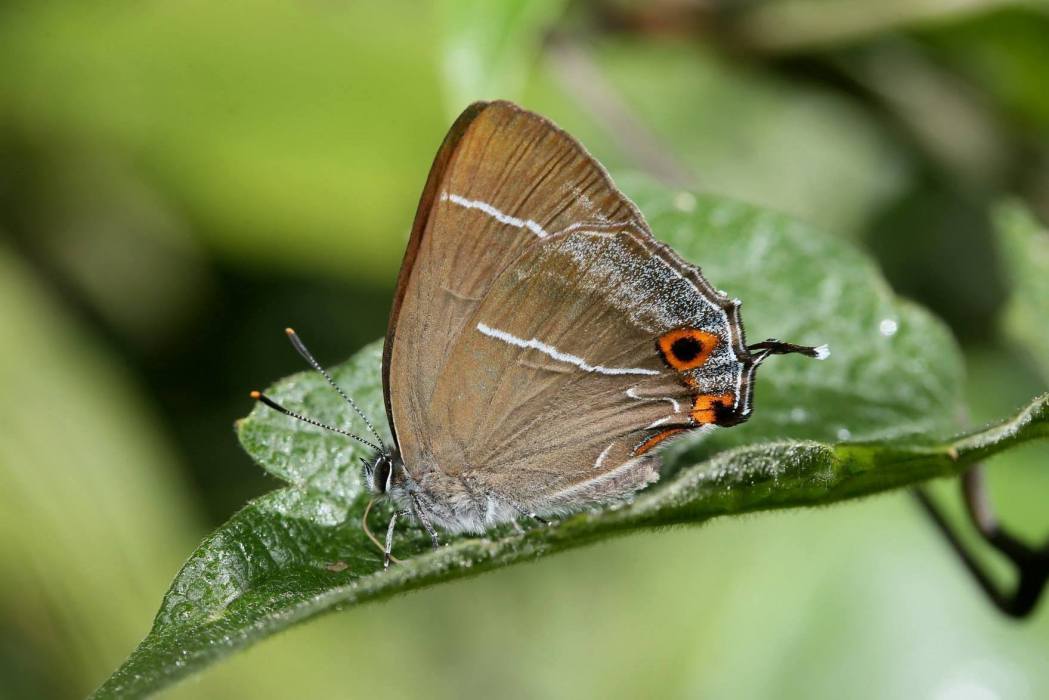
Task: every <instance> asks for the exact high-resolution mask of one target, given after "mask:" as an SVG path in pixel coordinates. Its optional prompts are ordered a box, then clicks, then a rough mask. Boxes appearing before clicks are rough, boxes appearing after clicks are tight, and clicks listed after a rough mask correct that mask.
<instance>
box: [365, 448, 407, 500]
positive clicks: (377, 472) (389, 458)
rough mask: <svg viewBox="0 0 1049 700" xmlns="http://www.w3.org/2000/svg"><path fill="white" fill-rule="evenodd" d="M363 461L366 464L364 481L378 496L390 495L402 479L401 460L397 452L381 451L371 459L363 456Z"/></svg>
mask: <svg viewBox="0 0 1049 700" xmlns="http://www.w3.org/2000/svg"><path fill="white" fill-rule="evenodd" d="M361 462H362V463H363V464H364V483H365V484H367V486H368V490H369V491H371V492H372V493H373V494H374V495H376V496H386V495H389V493H390V491H391V490H392V489H393V488H394V486H395V485H396V484H397V483H399V482H400V481H401V472H402V468H401V461H400V459H399V458H398V457H397V455H396V454H386V453H383V452H380V453H378V454H377V455H375V457H374V458H372V459H371V460H367V459H364V458H362V459H361Z"/></svg>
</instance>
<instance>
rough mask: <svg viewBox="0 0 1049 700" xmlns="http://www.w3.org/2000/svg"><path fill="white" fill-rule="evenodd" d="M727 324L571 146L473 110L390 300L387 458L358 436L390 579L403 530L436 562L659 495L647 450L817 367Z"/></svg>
mask: <svg viewBox="0 0 1049 700" xmlns="http://www.w3.org/2000/svg"><path fill="white" fill-rule="evenodd" d="M739 307H740V302H739V301H737V300H734V299H731V298H729V297H727V296H725V295H724V294H723V293H721V292H719V291H717V290H715V289H714V288H713V287H711V285H710V284H709V283H708V282H707V281H706V280H705V279H704V278H703V276H702V274H700V271H699V269H697V268H696V267H695V266H693V265H690V264H689V263H687V262H685V261H684V260H682V259H681V258H680V257H679V256H678V255H677V254H676V253H675V252H674V251H673V250H671V249H670V248H668V247H667V246H665V245H663V244H661V243H659V242H657V241H656V240H655V238H653V236H652V233H651V232H650V230H649V228H648V225H647V224H646V223H645V220H644V219H643V218H642V216H641V213H640V212H639V211H638V209H637V208H636V207H635V206H634V205H633V203H631V202H630V201H629V200H628V199H627V198H626V196H625V195H623V194H622V193H621V192H620V191H619V190H618V189H616V187H615V185H614V184H613V183H612V181H611V179H610V178H609V176H608V174H607V173H606V172H605V171H604V169H603V168H602V167H601V165H600V164H599V163H598V162H597V161H596V160H594V158H592V157H591V156H590V155H589V154H588V153H587V152H586V150H585V149H584V148H583V147H582V146H581V145H580V144H579V143H578V142H577V141H575V139H573V138H572V137H571V136H569V135H568V134H566V133H565V132H563V131H561V130H560V129H559V128H557V127H556V126H554V125H553V124H552V123H550V122H549V121H547V120H546V119H544V118H543V117H540V116H538V115H536V114H533V113H531V112H528V111H526V110H523V109H521V108H519V107H517V106H515V105H513V104H511V103H509V102H502V101H500V102H491V103H483V102H479V103H476V104H473V105H471V106H470V107H468V108H467V109H466V111H465V112H463V114H462V115H461V116H460V117H459V118H458V120H456V122H455V124H454V125H453V126H452V128H451V130H450V131H449V132H448V135H447V136H446V137H445V140H444V143H443V144H442V145H441V148H440V150H439V151H438V153H437V156H436V158H435V160H434V164H433V167H432V169H431V170H430V176H429V179H428V180H427V182H426V187H425V189H424V190H423V193H422V198H421V201H420V203H419V209H418V212H417V214H416V217H415V223H414V225H413V227H412V232H411V238H410V240H409V242H408V249H407V251H406V252H405V255H404V262H403V264H402V266H401V272H400V276H399V278H398V281H397V289H396V293H395V295H394V301H393V310H392V312H391V313H390V321H389V328H388V331H387V334H386V343H385V346H384V350H383V363H382V378H383V392H384V397H385V402H386V414H387V418H388V419H389V422H390V432H391V433H392V435H393V438H394V439H393V445H392V446H390V447H386V446H383V445H382V440H381V438H379V437H378V434H377V433H376V432H375V431H374V428H372V426H371V425H370V424H368V427H369V429H370V430H371V431H372V434H373V435H375V437H376V440H377V442H378V444H372V443H370V442H368V441H365V440H363V438H360V437H357V436H353V437H355V438H356V439H358V440H361V441H362V442H366V444H369V445H371V446H372V447H373V448H374V449H375V450H376V452H377V455H376V456H375V458H374V459H373V460H370V461H368V462H367V463H366V464H365V478H366V480H367V482H368V484H369V486H370V488H371V489H372V491H373V492H374V493H375V494H377V495H383V496H388V497H390V498H392V499H393V501H394V502H395V503H396V505H397V512H396V513H395V515H394V516H393V518H392V519H391V520H390V523H389V527H388V529H387V536H386V543H385V553H386V563H387V564H388V563H389V560H390V549H391V546H392V541H393V532H394V528H395V525H396V522H397V519H398V517H402V516H404V517H410V518H412V519H414V520H416V521H417V522H419V523H420V524H421V525H422V526H423V527H424V528H426V530H427V531H428V532H429V533H430V536H431V538H432V539H433V543H434V546H435V547H436V546H437V543H438V537H437V530H438V529H440V530H445V531H449V532H472V533H482V532H484V531H485V530H486V529H487V528H489V527H491V526H494V525H497V524H500V523H506V522H511V521H516V520H517V519H518V518H521V517H533V518H536V519H539V520H541V519H542V517H543V516H556V515H563V514H567V513H570V512H573V511H577V510H579V509H581V508H584V507H587V506H593V505H595V504H602V503H607V502H611V501H616V500H619V499H623V498H625V497H628V496H630V495H631V494H633V493H634V492H635V491H637V490H638V489H640V488H642V487H644V486H646V485H647V484H650V483H652V482H654V481H656V480H657V479H658V477H659V456H658V453H657V452H658V451H657V450H656V449H655V448H656V447H657V446H660V445H663V444H666V442H667V440H670V439H673V438H676V437H679V436H682V435H684V434H686V433H687V432H688V431H691V430H694V429H697V428H702V427H706V426H732V425H736V424H738V423H741V422H743V421H745V420H747V418H748V417H749V416H750V415H751V411H752V398H753V393H754V376H755V371H756V370H757V368H758V367H759V366H760V365H761V363H762V362H763V361H764V360H765V359H766V358H767V357H769V356H770V355H774V354H788V353H801V354H805V355H809V356H811V357H823V356H825V354H826V348H825V347H819V348H813V347H806V346H800V345H794V344H791V343H783V342H780V341H776V340H767V341H765V342H762V343H757V344H753V345H749V346H748V345H747V343H746V339H745V336H744V332H743V325H742V322H741V320H740V314H739ZM289 335H290V336H291V338H292V341H293V342H294V344H295V347H296V349H298V351H299V352H300V353H301V354H302V355H303V356H304V357H306V359H307V360H308V361H309V362H310V363H311V364H312V365H313V366H314V368H315V369H317V370H318V371H320V372H322V373H323V374H325V376H326V377H328V379H329V381H330V382H331V383H332V384H333V386H334V385H335V383H334V382H333V381H331V378H330V376H328V375H327V373H326V372H324V370H323V369H322V368H321V366H320V365H319V364H317V362H316V360H314V359H313V358H312V356H311V355H310V354H309V352H308V351H307V350H306V348H305V346H303V345H302V343H301V341H299V340H298V338H297V337H296V336H295V335H294V333H293V332H291V331H289ZM335 388H336V389H337V390H338V387H337V386H336V387H335ZM339 391H340V394H341V393H342V392H341V390H339ZM253 396H255V397H256V398H258V399H260V400H262V401H264V402H265V403H266V404H267V405H269V406H270V407H271V408H274V409H276V410H278V411H281V412H284V413H286V414H288V415H291V416H293V417H296V418H300V419H304V420H308V419H306V418H305V417H304V416H300V415H299V414H296V413H293V412H291V411H288V410H287V409H285V408H283V407H282V406H280V405H279V404H277V403H275V402H274V401H272V400H271V399H269V398H268V397H266V396H264V395H261V394H258V393H254V394H253ZM344 398H347V401H349V402H350V403H351V405H353V406H354V408H355V410H357V411H358V413H359V414H360V415H361V417H362V418H364V420H365V422H367V419H366V418H365V417H364V415H363V414H362V413H361V412H360V410H359V409H357V407H356V405H355V404H353V402H352V401H351V400H350V399H349V398H348V397H345V395H344ZM340 432H341V431H340Z"/></svg>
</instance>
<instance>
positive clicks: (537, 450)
mask: <svg viewBox="0 0 1049 700" xmlns="http://www.w3.org/2000/svg"><path fill="white" fill-rule="evenodd" d="M727 310H734V307H733V306H732V305H731V303H729V302H728V301H727V300H725V299H722V298H719V297H717V296H716V295H713V296H712V295H711V294H710V293H709V292H708V289H707V287H706V283H705V282H704V281H703V280H702V278H701V277H700V276H699V273H698V270H696V269H695V268H694V267H691V266H689V265H687V263H684V262H682V261H681V260H680V259H678V258H677V256H676V255H674V254H673V252H672V251H670V250H669V249H667V248H666V247H665V246H663V245H661V244H659V243H657V242H656V241H655V240H654V239H653V238H652V236H651V234H649V232H648V231H647V230H646V229H644V228H640V227H638V226H637V225H634V224H631V225H624V226H620V227H600V228H597V227H587V226H585V225H582V226H579V227H577V228H575V229H573V230H571V231H567V232H565V233H562V234H558V235H556V236H553V237H551V238H549V239H547V240H544V241H543V242H542V243H540V244H539V245H536V246H533V247H532V248H530V249H529V250H527V251H526V252H524V253H523V254H522V255H521V257H520V258H518V260H517V261H515V262H514V263H513V264H512V265H511V266H510V267H508V268H507V269H506V270H504V271H503V273H502V274H500V275H499V277H498V278H497V279H496V280H495V281H494V283H493V284H492V286H491V288H490V289H489V291H488V293H487V294H486V295H485V297H484V299H483V300H482V302H481V303H480V304H479V305H478V306H477V307H476V309H475V310H474V312H473V313H472V314H471V316H470V318H469V320H468V322H467V323H466V324H465V326H464V328H463V331H462V333H461V334H460V336H459V337H458V338H457V340H456V342H455V344H454V345H453V346H452V348H451V352H450V354H449V356H448V361H447V362H446V364H445V365H444V368H443V371H442V372H441V373H440V375H439V376H438V380H437V385H436V388H435V391H434V394H433V399H432V401H431V402H430V405H429V411H430V414H431V415H432V417H433V420H434V422H435V424H437V425H440V426H441V427H442V430H441V432H440V434H439V437H438V439H436V440H435V441H434V443H433V449H434V452H433V455H434V457H435V460H436V463H437V464H438V465H439V468H440V469H441V470H442V471H445V472H446V473H449V474H453V475H458V476H460V478H462V479H466V480H467V481H469V480H470V479H475V480H477V481H478V482H480V483H482V484H483V485H484V487H485V488H486V489H487V490H488V492H489V493H493V494H495V495H497V496H504V497H506V498H507V499H510V498H513V499H516V502H517V503H519V504H520V505H521V506H522V507H526V508H529V509H531V510H535V511H538V512H559V511H567V510H572V509H573V508H576V507H579V506H580V505H581V504H586V503H593V502H597V501H602V500H611V499H615V498H619V497H622V496H625V495H628V494H630V493H632V492H633V491H635V490H636V489H638V488H640V487H642V486H644V485H645V484H647V483H649V482H651V481H653V480H655V479H656V478H657V477H658V466H659V462H658V458H657V457H656V456H655V453H653V452H651V448H652V447H654V446H655V445H656V444H658V443H659V442H661V441H662V440H664V439H666V438H667V437H672V436H674V435H677V434H680V433H682V432H683V431H685V430H688V429H692V428H696V427H698V426H700V425H704V424H710V423H714V422H715V416H713V415H712V414H709V412H708V409H709V406H708V405H707V404H706V403H704V401H705V399H704V397H711V396H717V397H720V396H726V395H736V394H738V393H739V392H740V384H741V382H742V381H744V372H743V371H742V366H741V364H740V363H739V362H738V360H737V355H736V352H735V349H734V348H733V343H732V342H731V338H729V337H728V335H729V332H728V327H729V326H730V325H731V323H730V320H729V318H728V311H727ZM678 329H689V332H699V333H705V334H707V337H717V338H724V341H718V342H716V343H713V344H711V345H710V346H709V347H707V348H706V349H705V350H704V352H705V357H702V358H701V360H702V361H701V362H700V363H698V364H696V365H695V366H694V367H692V368H691V369H690V370H689V371H687V372H682V371H681V370H680V369H678V368H675V367H674V364H679V363H678V361H677V360H676V359H675V358H669V361H668V357H666V356H664V353H662V352H661V351H660V349H659V341H660V339H661V338H662V337H664V336H666V334H668V333H671V332H675V331H677V330H678Z"/></svg>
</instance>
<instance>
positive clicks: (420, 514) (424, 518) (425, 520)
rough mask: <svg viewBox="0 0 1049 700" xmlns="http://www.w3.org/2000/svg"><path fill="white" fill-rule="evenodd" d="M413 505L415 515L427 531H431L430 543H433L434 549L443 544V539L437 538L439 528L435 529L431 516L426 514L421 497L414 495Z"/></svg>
mask: <svg viewBox="0 0 1049 700" xmlns="http://www.w3.org/2000/svg"><path fill="white" fill-rule="evenodd" d="M412 506H413V507H414V508H415V517H417V518H418V519H419V522H420V523H422V525H423V527H424V528H426V531H427V532H428V533H430V543H431V544H432V545H433V549H434V551H437V549H438V548H439V547H440V546H441V541H440V540H439V539H437V530H436V529H434V526H433V523H431V522H430V516H428V515H427V514H426V511H425V510H423V508H422V506H421V505H420V504H419V499H418V498H417V497H416V496H412Z"/></svg>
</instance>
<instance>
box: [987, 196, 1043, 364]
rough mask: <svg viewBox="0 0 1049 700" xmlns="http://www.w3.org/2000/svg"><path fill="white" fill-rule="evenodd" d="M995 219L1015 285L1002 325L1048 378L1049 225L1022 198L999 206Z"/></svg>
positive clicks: (1003, 256) (1003, 258)
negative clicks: (1024, 203)
mask: <svg viewBox="0 0 1049 700" xmlns="http://www.w3.org/2000/svg"><path fill="white" fill-rule="evenodd" d="M994 220H995V227H996V228H997V230H998V240H999V249H1000V250H1001V252H1002V261H1003V263H1004V266H1005V271H1006V274H1007V276H1008V277H1009V280H1010V282H1011V288H1012V293H1011V296H1010V298H1009V302H1008V305H1007V306H1006V310H1005V316H1004V320H1003V329H1004V331H1005V332H1006V334H1007V335H1008V336H1009V337H1010V338H1011V339H1012V340H1013V341H1014V342H1015V343H1016V344H1017V345H1018V346H1019V347H1020V348H1021V349H1022V350H1023V351H1024V352H1025V353H1026V354H1027V355H1028V356H1030V357H1031V358H1032V359H1033V360H1034V361H1035V363H1036V364H1037V365H1038V367H1039V369H1040V370H1041V373H1042V377H1043V378H1044V379H1045V380H1046V381H1049V229H1046V227H1045V226H1043V225H1041V223H1039V222H1038V221H1037V220H1036V219H1035V218H1034V215H1032V214H1031V212H1030V211H1029V210H1028V209H1027V208H1026V207H1024V205H1022V204H1020V203H1019V202H1008V203H1005V204H1002V205H1001V206H999V207H998V208H997V210H996V211H995V215H994Z"/></svg>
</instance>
